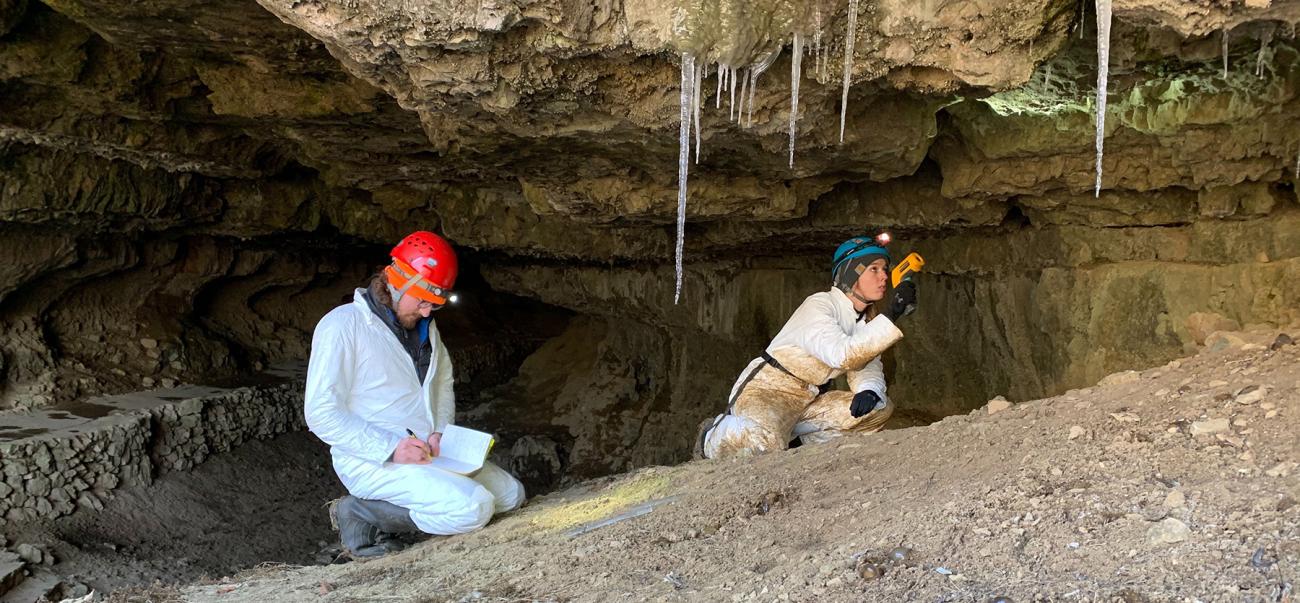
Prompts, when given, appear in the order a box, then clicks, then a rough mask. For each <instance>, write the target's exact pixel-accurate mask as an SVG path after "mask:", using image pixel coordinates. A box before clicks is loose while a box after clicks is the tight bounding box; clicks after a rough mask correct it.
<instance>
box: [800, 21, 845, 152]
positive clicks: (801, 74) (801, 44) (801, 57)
mask: <svg viewBox="0 0 1300 603" xmlns="http://www.w3.org/2000/svg"><path fill="white" fill-rule="evenodd" d="M855 1H856V0H855ZM792 51H793V52H794V54H793V58H791V59H790V167H794V134H795V127H796V124H795V120H797V119H799V80H801V79H803V34H801V33H798V32H795V34H794V47H793V48H792Z"/></svg>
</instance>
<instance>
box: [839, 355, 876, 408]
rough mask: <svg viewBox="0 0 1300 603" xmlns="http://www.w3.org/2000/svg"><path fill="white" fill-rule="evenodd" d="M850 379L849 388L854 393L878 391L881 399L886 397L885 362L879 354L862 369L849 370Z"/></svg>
mask: <svg viewBox="0 0 1300 603" xmlns="http://www.w3.org/2000/svg"><path fill="white" fill-rule="evenodd" d="M846 376H847V377H848V380H849V389H851V390H853V393H855V394H857V393H861V392H863V391H866V390H871V391H873V392H876V394H877V395H879V396H880V399H881V400H884V399H885V364H884V363H883V362H881V361H880V357H879V356H877V357H876V358H875V359H874V360H872V361H871V362H868V363H867V366H864V367H862V370H860V371H849V372H848V375H846Z"/></svg>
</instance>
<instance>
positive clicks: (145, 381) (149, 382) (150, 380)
mask: <svg viewBox="0 0 1300 603" xmlns="http://www.w3.org/2000/svg"><path fill="white" fill-rule="evenodd" d="M140 384H141V385H143V386H145V387H153V384H154V380H153V377H145V378H144V379H141V380H140Z"/></svg>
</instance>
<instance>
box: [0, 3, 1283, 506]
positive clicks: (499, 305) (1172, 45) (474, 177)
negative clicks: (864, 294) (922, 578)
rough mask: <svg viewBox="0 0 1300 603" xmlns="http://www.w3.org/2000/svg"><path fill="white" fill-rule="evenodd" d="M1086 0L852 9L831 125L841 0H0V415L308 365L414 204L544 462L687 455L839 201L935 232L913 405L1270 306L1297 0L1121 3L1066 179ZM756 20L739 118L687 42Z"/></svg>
mask: <svg viewBox="0 0 1300 603" xmlns="http://www.w3.org/2000/svg"><path fill="white" fill-rule="evenodd" d="M1079 8H1080V7H1079V5H1078V4H1077V3H1074V2H1064V1H1059V0H1042V1H1035V2H1011V1H1008V0H979V1H975V2H948V1H941V2H933V3H920V4H917V3H914V2H907V1H903V0H879V1H872V2H863V3H861V11H860V14H859V15H858V19H857V23H858V29H857V31H855V32H853V33H854V36H855V40H856V44H855V46H854V49H855V50H854V54H853V57H852V58H853V61H852V64H851V68H850V77H851V80H852V84H853V85H852V87H851V89H850V91H849V94H848V97H847V99H848V105H847V107H846V111H845V123H846V130H845V134H844V140H843V142H842V143H841V142H840V140H839V136H838V133H839V132H838V130H839V128H838V126H839V119H840V102H841V100H840V99H841V88H840V81H839V77H838V73H839V68H840V63H839V61H840V60H841V53H842V52H843V50H844V47H845V33H844V31H843V26H844V23H845V17H846V14H845V12H844V11H845V6H844V5H842V4H840V3H831V2H822V1H820V0H817V1H813V2H806V3H779V2H778V3H769V2H739V3H737V2H718V3H674V2H658V1H656V2H646V3H634V4H618V3H611V2H603V1H601V2H595V3H588V2H583V3H574V2H569V1H568V0H547V1H544V2H529V3H514V2H504V3H491V4H474V3H469V4H465V3H461V4H454V5H453V4H430V5H421V6H418V7H415V6H405V5H403V6H397V5H393V4H392V3H386V2H372V1H362V2H353V1H350V2H339V1H336V0H314V1H312V2H289V1H281V0H258V1H257V2H253V1H249V0H201V1H198V2H178V1H176V0H147V1H143V2H130V3H124V2H121V1H120V0H48V1H46V2H35V1H32V0H26V1H23V0H18V1H12V0H11V1H7V2H5V1H0V260H2V261H0V329H3V330H4V331H5V332H6V334H7V337H6V338H4V340H3V341H0V410H5V409H12V408H23V407H34V406H43V405H49V404H55V403H58V402H60V401H66V400H70V399H75V398H78V397H82V396H85V395H90V394H95V393H104V392H116V391H126V390H129V389H132V388H137V387H142V386H144V387H147V386H150V385H153V384H164V383H166V382H168V381H172V380H175V381H193V380H204V379H223V378H230V377H236V376H240V375H244V376H246V375H247V374H248V373H250V372H253V371H256V370H257V369H258V368H259V367H263V366H265V365H267V364H270V363H274V362H279V361H284V360H295V359H301V358H303V357H304V356H305V355H306V354H307V346H308V344H309V338H310V332H311V328H312V326H313V325H314V323H315V321H316V320H317V319H318V318H319V316H321V315H322V314H323V313H324V312H325V311H327V310H328V309H329V308H330V307H331V306H332V305H334V304H336V303H339V302H340V300H342V299H344V298H346V296H347V295H348V292H349V291H350V290H351V289H352V287H354V286H356V285H358V284H360V283H361V282H363V281H364V280H365V278H366V277H367V275H368V274H369V273H370V272H371V271H372V270H373V269H374V267H375V265H376V264H377V263H379V262H382V261H383V258H384V253H385V251H386V249H387V247H388V246H389V245H391V244H392V242H393V241H395V240H397V239H398V238H400V237H401V236H402V235H404V234H405V233H406V232H409V231H410V230H412V229H414V228H429V229H435V230H439V231H441V232H443V233H445V234H447V235H448V236H449V237H450V238H452V240H453V241H454V242H455V243H456V244H457V245H458V247H459V248H460V249H461V251H462V252H463V253H464V254H465V257H466V258H468V262H469V265H471V266H472V267H471V269H470V270H469V271H468V272H467V274H469V275H470V276H469V277H468V278H469V281H466V282H467V283H470V284H467V288H468V290H469V291H471V292H473V293H474V295H473V296H471V297H472V298H473V302H472V303H469V304H467V305H466V306H464V307H462V308H460V309H458V310H449V311H448V312H446V313H444V314H441V315H439V320H440V323H444V324H445V329H444V331H445V332H446V333H447V337H448V341H449V344H450V345H451V346H452V348H453V354H454V355H455V356H456V362H457V366H458V376H457V387H458V389H457V392H458V395H459V396H460V397H461V400H462V402H463V403H462V404H461V410H462V413H463V415H464V417H463V418H464V419H465V420H474V421H482V422H484V423H485V424H486V425H488V426H495V427H497V428H499V429H500V430H501V432H502V433H503V434H505V435H507V436H508V437H507V438H506V439H507V440H508V441H509V448H508V450H507V451H506V452H508V453H509V455H508V457H507V458H505V459H503V461H504V462H507V463H513V464H518V465H519V467H520V468H524V466H525V465H529V466H532V467H534V468H535V469H530V471H531V472H533V473H535V474H536V475H537V476H539V477H538V478H537V482H536V483H538V484H546V483H553V482H554V481H555V480H557V479H560V478H561V477H563V476H582V475H592V474H597V473H602V472H607V471H615V470H620V469H625V468H628V467H632V466H637V465H642V464H648V463H659V462H671V461H674V460H680V459H681V458H683V456H684V454H685V452H686V450H687V449H688V446H689V440H690V437H691V436H693V435H694V431H695V427H696V425H697V423H698V420H699V419H701V418H703V417H705V416H709V415H711V414H713V413H715V412H717V410H718V409H719V408H721V406H722V405H723V404H724V402H725V400H724V397H725V394H726V392H727V390H728V388H729V387H730V384H731V382H732V381H733V380H734V378H735V376H736V373H737V372H738V371H739V370H740V368H741V367H742V366H743V365H744V363H745V362H746V361H747V360H748V359H749V358H751V357H752V356H753V355H754V354H755V353H757V351H758V350H759V349H761V348H762V347H763V346H764V345H765V343H766V341H767V338H768V337H770V336H771V335H772V334H773V333H775V332H776V330H777V329H779V328H780V326H781V324H782V322H783V321H784V320H785V318H786V317H787V316H788V315H789V313H790V312H791V311H792V310H793V308H794V307H795V306H796V305H797V304H798V302H799V301H800V300H801V299H802V298H803V297H805V296H806V295H808V294H809V293H811V292H813V291H816V290H819V289H822V288H824V287H825V286H826V275H825V272H826V263H827V261H828V257H829V255H830V252H831V250H833V248H834V246H835V245H836V244H837V243H838V242H839V241H841V240H843V239H845V238H847V237H849V236H854V235H859V234H862V233H864V232H868V233H870V232H876V231H878V230H881V229H889V230H891V231H893V232H894V233H895V238H896V240H897V241H898V242H899V243H898V244H897V245H896V248H897V249H898V250H900V251H902V252H906V251H910V250H917V251H920V252H921V253H922V254H924V255H925V256H926V258H927V260H928V264H927V269H926V273H925V274H924V275H922V277H921V295H922V302H921V307H920V309H919V310H918V312H917V313H916V314H915V315H914V316H911V317H908V318H907V319H906V320H907V322H906V323H905V325H906V329H905V330H906V331H907V338H906V339H905V341H904V342H903V344H902V345H900V346H899V347H898V348H897V349H896V350H895V351H894V352H892V353H891V354H890V356H889V357H888V358H887V369H888V372H889V375H890V380H891V384H892V385H891V392H892V393H893V395H894V396H895V398H896V399H897V400H898V401H899V403H900V405H902V406H903V407H904V408H906V409H908V410H909V411H912V412H915V413H917V414H918V415H921V416H929V417H933V416H939V415H943V414H948V413H953V412H962V411H965V410H969V409H970V408H974V407H976V406H979V405H980V404H982V403H983V402H984V401H985V400H987V399H988V398H990V397H992V396H994V395H1006V396H1008V397H1010V398H1012V399H1027V398H1032V397H1037V396H1042V395H1048V394H1051V393H1055V392H1059V391H1062V390H1063V389H1066V388H1070V387H1079V386H1083V385H1087V384H1089V383H1092V382H1094V381H1095V380H1097V379H1098V378H1100V377H1102V376H1104V375H1106V374H1108V373H1110V372H1113V371H1115V370H1120V369H1127V368H1134V367H1139V366H1145V365H1149V364H1154V363H1158V362H1163V361H1165V360H1168V359H1170V358H1173V357H1176V356H1178V355H1181V354H1183V353H1186V352H1187V351H1189V350H1190V349H1192V346H1194V345H1195V342H1196V339H1197V338H1196V336H1195V334H1194V333H1193V332H1192V331H1193V329H1192V328H1190V327H1189V320H1190V317H1191V316H1192V315H1193V314H1196V313H1215V314H1219V315H1221V316H1223V317H1224V319H1225V320H1232V321H1236V322H1237V323H1238V324H1240V325H1249V324H1266V325H1284V324H1290V323H1293V322H1295V321H1296V320H1297V319H1300V316H1297V313H1296V308H1297V307H1298V306H1300V303H1297V302H1298V300H1297V296H1298V294H1297V290H1296V285H1295V283H1296V276H1297V275H1296V271H1297V268H1296V263H1297V257H1300V250H1298V247H1300V242H1298V241H1297V237H1298V236H1300V235H1297V233H1298V232H1300V228H1298V226H1300V224H1297V211H1300V210H1297V202H1296V193H1295V189H1296V180H1297V175H1298V174H1297V172H1296V171H1295V166H1296V157H1297V153H1298V152H1300V132H1297V131H1295V130H1294V129H1293V128H1291V125H1292V124H1294V123H1295V121H1296V118H1297V117H1300V102H1298V101H1297V99H1296V95H1297V84H1298V83H1300V50H1298V48H1300V45H1297V43H1296V42H1295V41H1294V31H1295V23H1296V22H1298V21H1300V2H1296V1H1291V0H1278V1H1272V2H1249V3H1246V4H1245V5H1242V4H1239V3H1238V4H1233V3H1227V2H1207V3H1199V4H1195V5H1194V6H1193V5H1192V4H1189V3H1185V2H1175V1H1172V0H1124V1H1122V2H1117V3H1116V4H1115V19H1116V21H1115V23H1114V29H1113V33H1112V47H1111V62H1110V70H1111V74H1110V75H1111V77H1110V80H1111V87H1110V102H1109V109H1108V112H1107V119H1106V124H1107V125H1106V142H1105V150H1106V152H1105V156H1104V159H1103V161H1102V167H1103V168H1104V171H1103V174H1102V180H1101V182H1102V185H1101V191H1100V194H1099V195H1097V196H1094V195H1093V186H1094V178H1095V172H1094V163H1093V162H1094V161H1095V155H1094V153H1095V151H1094V144H1095V140H1094V131H1093V117H1094V116H1093V106H1092V103H1093V102H1095V101H1094V100H1092V98H1093V96H1092V95H1093V92H1094V89H1093V86H1094V85H1095V76H1096V73H1095V70H1096V67H1095V58H1096V51H1095V48H1094V43H1093V41H1092V40H1091V36H1092V35H1093V33H1094V31H1093V28H1094V24H1093V15H1092V13H1091V7H1090V6H1085V7H1084V12H1083V13H1080V12H1079ZM755 15H757V16H760V17H764V18H761V19H760V18H755ZM795 24H802V25H803V26H805V27H806V28H807V31H805V32H804V33H806V34H809V37H813V36H815V38H816V39H817V40H818V42H817V43H816V45H815V46H813V47H810V48H809V50H808V53H807V54H806V55H805V57H804V61H803V68H804V71H803V74H802V78H801V96H800V105H799V115H798V118H797V119H796V120H795V126H796V130H797V132H796V133H797V138H796V152H795V162H794V166H793V167H790V166H789V165H788V156H787V154H786V149H787V144H789V138H788V132H787V129H788V128H789V127H790V120H789V115H790V102H791V99H790V96H791V82H790V72H791V66H792V63H791V56H790V52H789V44H788V42H789V33H790V31H792V29H791V28H792V27H794V26H795ZM1225 40H1226V44H1225V43H1224V41H1225ZM776 49H781V51H780V54H779V55H777V56H776V59H775V62H774V63H772V65H771V67H770V68H769V69H768V71H767V72H766V74H765V75H763V76H761V77H760V78H759V79H758V84H759V85H758V87H757V91H756V92H755V93H754V96H753V98H754V101H753V104H752V106H751V107H750V108H749V109H747V113H748V112H749V111H752V114H753V117H752V121H751V120H750V119H749V116H748V114H747V115H746V119H744V120H743V121H736V120H733V119H731V118H730V117H729V115H728V113H729V107H728V105H729V103H730V98H729V96H730V94H729V92H730V91H729V90H725V89H724V90H721V94H720V97H715V95H716V94H717V92H716V89H715V88H714V86H715V85H716V81H717V80H716V77H717V75H716V74H717V65H718V64H726V65H731V66H736V67H740V68H745V67H748V66H750V65H752V64H753V63H754V62H755V61H756V60H758V59H759V58H761V57H763V56H765V55H767V54H768V53H770V52H771V51H773V50H776ZM1225 49H1226V53H1225ZM818 51H820V52H818ZM683 52H686V53H691V54H693V55H695V56H696V58H697V59H698V60H699V62H700V63H702V64H706V65H709V66H710V67H709V71H708V73H707V74H706V75H705V76H704V77H703V86H702V90H703V92H704V98H703V99H702V103H701V104H702V105H703V106H702V120H701V123H700V152H699V154H698V156H697V157H695V158H694V159H695V162H693V163H692V165H691V171H690V178H689V191H688V203H687V206H686V217H687V225H686V231H685V232H686V246H685V253H686V255H685V260H686V261H685V264H686V281H685V294H684V295H685V296H684V299H683V302H682V303H681V304H680V305H674V304H673V303H672V282H673V270H672V260H673V253H674V234H675V229H674V226H673V223H672V222H673V220H674V218H675V214H676V203H675V200H676V194H677V186H678V176H677V154H678V148H677V135H678V119H679V109H680V107H679V106H678V103H679V100H680V97H679V95H678V85H679V82H680V69H679V67H680V61H681V53H683ZM741 73H742V74H743V73H744V72H743V71H742V72H741ZM741 96H742V97H744V94H742V95H741ZM480 272H481V279H480V277H479V274H480ZM525 359H526V360H525ZM548 476H549V477H548Z"/></svg>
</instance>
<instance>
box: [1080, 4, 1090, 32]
mask: <svg viewBox="0 0 1300 603" xmlns="http://www.w3.org/2000/svg"><path fill="white" fill-rule="evenodd" d="M1087 9H1088V0H1079V39H1080V40H1082V39H1083V18H1084V16H1086V15H1085V14H1084V12H1085V11H1087Z"/></svg>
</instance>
